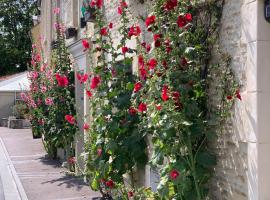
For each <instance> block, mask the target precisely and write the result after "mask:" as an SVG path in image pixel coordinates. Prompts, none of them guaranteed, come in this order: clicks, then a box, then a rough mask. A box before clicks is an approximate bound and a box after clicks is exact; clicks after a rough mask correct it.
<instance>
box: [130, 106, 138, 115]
mask: <svg viewBox="0 0 270 200" xmlns="http://www.w3.org/2000/svg"><path fill="white" fill-rule="evenodd" d="M128 113H129V114H130V115H136V114H137V110H136V109H135V108H133V107H130V108H129V109H128Z"/></svg>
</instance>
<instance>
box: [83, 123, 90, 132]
mask: <svg viewBox="0 0 270 200" xmlns="http://www.w3.org/2000/svg"><path fill="white" fill-rule="evenodd" d="M89 128H90V126H89V124H87V123H84V125H83V129H84V130H86V131H88V130H89Z"/></svg>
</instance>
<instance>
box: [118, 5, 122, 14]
mask: <svg viewBox="0 0 270 200" xmlns="http://www.w3.org/2000/svg"><path fill="white" fill-rule="evenodd" d="M117 12H118V14H119V15H122V14H123V10H122V8H121V7H120V6H119V7H118V8H117Z"/></svg>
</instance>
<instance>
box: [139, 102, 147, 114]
mask: <svg viewBox="0 0 270 200" xmlns="http://www.w3.org/2000/svg"><path fill="white" fill-rule="evenodd" d="M146 110H147V106H146V104H145V103H140V104H139V107H138V111H139V112H144V111H146Z"/></svg>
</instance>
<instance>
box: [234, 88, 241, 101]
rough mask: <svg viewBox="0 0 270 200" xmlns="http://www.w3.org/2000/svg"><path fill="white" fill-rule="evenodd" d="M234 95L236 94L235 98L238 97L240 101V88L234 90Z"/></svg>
mask: <svg viewBox="0 0 270 200" xmlns="http://www.w3.org/2000/svg"><path fill="white" fill-rule="evenodd" d="M235 96H236V98H237V99H239V100H241V101H242V96H241V94H240V90H239V89H238V90H236V92H235Z"/></svg>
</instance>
